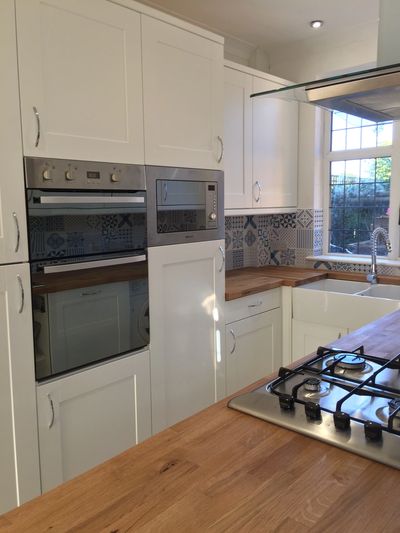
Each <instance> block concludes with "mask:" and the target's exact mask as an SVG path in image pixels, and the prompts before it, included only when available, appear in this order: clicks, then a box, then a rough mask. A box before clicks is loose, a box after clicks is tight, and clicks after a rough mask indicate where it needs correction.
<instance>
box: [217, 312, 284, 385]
mask: <svg viewBox="0 0 400 533" xmlns="http://www.w3.org/2000/svg"><path fill="white" fill-rule="evenodd" d="M281 327H282V326H281V309H274V310H272V311H268V312H267V313H261V314H259V315H255V316H253V317H250V318H245V319H243V320H239V321H238V322H233V323H231V324H228V325H227V326H226V354H227V355H226V381H227V394H233V393H234V392H237V391H238V390H240V389H242V388H243V387H246V386H247V385H250V384H251V383H253V382H255V381H257V380H258V379H261V378H263V377H266V376H268V374H271V372H273V371H274V370H277V369H278V368H279V366H280V365H281V362H282V340H281V336H282V330H281Z"/></svg>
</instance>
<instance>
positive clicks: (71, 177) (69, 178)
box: [65, 170, 75, 181]
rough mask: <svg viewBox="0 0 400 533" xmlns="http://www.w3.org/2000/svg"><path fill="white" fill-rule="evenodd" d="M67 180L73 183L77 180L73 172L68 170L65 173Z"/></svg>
mask: <svg viewBox="0 0 400 533" xmlns="http://www.w3.org/2000/svg"><path fill="white" fill-rule="evenodd" d="M65 179H66V180H67V181H73V180H74V179H75V176H74V174H73V173H72V170H66V171H65Z"/></svg>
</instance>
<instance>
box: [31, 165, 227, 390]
mask: <svg viewBox="0 0 400 533" xmlns="http://www.w3.org/2000/svg"><path fill="white" fill-rule="evenodd" d="M25 182H26V203H27V214H28V217H27V220H28V235H29V252H30V253H29V256H30V266H31V280H32V305H33V331H34V351H35V368H36V379H37V380H38V381H42V380H47V379H49V378H53V377H55V376H59V375H62V374H65V373H68V372H71V371H75V370H78V369H81V368H83V367H86V366H88V365H92V364H96V363H99V362H101V361H104V360H107V359H110V358H113V357H117V356H120V355H123V354H126V353H131V352H134V351H136V350H141V349H143V348H145V347H146V346H148V344H149V340H150V327H149V295H148V294H149V291H148V268H147V247H148V246H163V245H169V244H182V243H187V242H197V241H208V240H214V239H221V238H223V235H224V217H223V173H222V172H221V171H211V170H210V171H208V170H200V169H182V168H168V167H156V166H147V167H144V166H140V165H127V164H114V163H102V162H101V163H98V162H88V161H67V160H62V159H45V158H25Z"/></svg>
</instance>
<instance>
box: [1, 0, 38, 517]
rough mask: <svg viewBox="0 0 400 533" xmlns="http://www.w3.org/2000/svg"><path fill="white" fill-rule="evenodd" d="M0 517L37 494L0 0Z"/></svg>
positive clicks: (13, 55)
mask: <svg viewBox="0 0 400 533" xmlns="http://www.w3.org/2000/svg"><path fill="white" fill-rule="evenodd" d="M0 72H1V94H2V102H3V110H2V120H1V121H0V160H1V175H0V514H2V513H4V512H6V511H8V510H10V509H12V508H13V507H16V506H17V505H19V504H21V503H23V502H25V501H27V500H30V499H31V498H33V497H35V496H38V495H39V494H40V476H39V457H38V443H37V424H36V400H35V378H34V368H33V334H32V315H31V298H30V288H29V287H30V279H29V276H30V275H29V266H28V265H27V264H26V263H24V261H27V259H28V250H27V235H26V220H25V199H24V176H23V168H22V144H21V136H20V117H19V101H18V76H17V51H16V35H15V12H14V2H13V0H3V1H2V2H0Z"/></svg>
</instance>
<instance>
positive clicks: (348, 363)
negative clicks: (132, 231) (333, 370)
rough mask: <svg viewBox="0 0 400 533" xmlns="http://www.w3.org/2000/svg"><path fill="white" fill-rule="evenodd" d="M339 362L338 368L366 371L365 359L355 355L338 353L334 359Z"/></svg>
mask: <svg viewBox="0 0 400 533" xmlns="http://www.w3.org/2000/svg"><path fill="white" fill-rule="evenodd" d="M333 359H334V360H335V361H338V363H337V366H338V368H344V369H347V370H364V367H365V359H364V358H363V357H360V356H359V355H355V354H354V353H346V352H343V353H338V354H336V355H335V357H334V358H333Z"/></svg>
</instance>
